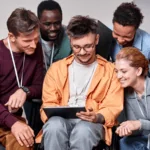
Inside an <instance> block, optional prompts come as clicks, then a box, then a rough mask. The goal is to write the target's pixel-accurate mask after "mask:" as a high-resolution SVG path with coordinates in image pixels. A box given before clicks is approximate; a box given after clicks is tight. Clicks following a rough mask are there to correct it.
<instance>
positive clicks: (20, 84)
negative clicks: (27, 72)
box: [7, 38, 25, 88]
mask: <svg viewBox="0 0 150 150" xmlns="http://www.w3.org/2000/svg"><path fill="white" fill-rule="evenodd" d="M7 42H8V47H9V50H10V54H11V58H12V62H13V66H14V70H15V76H16V79H17V84H18V87H19V88H20V87H22V82H23V70H24V64H25V53H24V57H23V66H22V74H21V82H20V81H19V76H18V72H17V68H16V64H15V59H14V55H13V52H12V48H11V45H10V40H9V38H8V39H7Z"/></svg>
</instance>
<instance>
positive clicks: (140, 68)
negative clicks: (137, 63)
mask: <svg viewBox="0 0 150 150" xmlns="http://www.w3.org/2000/svg"><path fill="white" fill-rule="evenodd" d="M142 72H143V68H142V67H138V68H137V76H141V74H142Z"/></svg>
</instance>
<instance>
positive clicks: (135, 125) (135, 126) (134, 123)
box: [120, 120, 141, 131]
mask: <svg viewBox="0 0 150 150" xmlns="http://www.w3.org/2000/svg"><path fill="white" fill-rule="evenodd" d="M120 125H121V126H123V127H128V128H129V129H130V130H132V131H134V130H139V129H140V128H141V122H140V121H139V120H130V121H125V122H122V123H121V124H120Z"/></svg>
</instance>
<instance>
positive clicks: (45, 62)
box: [40, 39, 55, 71]
mask: <svg viewBox="0 0 150 150" xmlns="http://www.w3.org/2000/svg"><path fill="white" fill-rule="evenodd" d="M40 41H41V45H42V52H43V57H44V64H45V69H46V71H47V70H48V65H47V61H46V55H45V52H44V48H43V47H44V46H43V43H42V39H41V40H40ZM54 45H55V44H54V43H53V45H52V50H51V55H50V65H51V64H52V63H53V57H54Z"/></svg>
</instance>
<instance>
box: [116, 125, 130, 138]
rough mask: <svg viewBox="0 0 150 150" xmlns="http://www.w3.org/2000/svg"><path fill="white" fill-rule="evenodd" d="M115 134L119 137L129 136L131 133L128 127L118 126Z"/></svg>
mask: <svg viewBox="0 0 150 150" xmlns="http://www.w3.org/2000/svg"><path fill="white" fill-rule="evenodd" d="M116 134H118V135H119V136H120V137H122V136H129V135H131V134H132V131H131V130H130V129H129V128H128V127H123V126H119V127H118V128H117V130H116Z"/></svg>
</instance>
